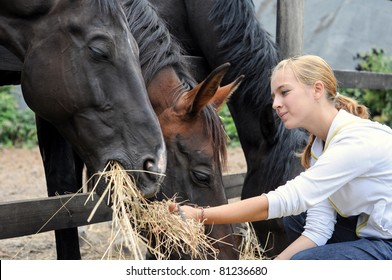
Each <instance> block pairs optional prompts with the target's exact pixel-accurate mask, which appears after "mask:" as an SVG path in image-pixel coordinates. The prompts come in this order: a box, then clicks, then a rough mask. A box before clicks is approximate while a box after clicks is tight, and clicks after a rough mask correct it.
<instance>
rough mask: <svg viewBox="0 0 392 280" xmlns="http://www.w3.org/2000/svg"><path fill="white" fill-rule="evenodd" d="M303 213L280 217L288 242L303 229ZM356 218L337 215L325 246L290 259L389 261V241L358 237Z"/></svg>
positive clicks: (391, 250) (391, 246)
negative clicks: (333, 228)
mask: <svg viewBox="0 0 392 280" xmlns="http://www.w3.org/2000/svg"><path fill="white" fill-rule="evenodd" d="M305 219H306V213H302V214H300V215H297V216H289V217H284V218H283V224H284V227H285V230H286V234H287V237H288V239H289V241H290V243H291V242H293V241H294V240H295V239H297V238H298V237H299V236H300V235H301V233H302V232H303V230H304V226H305ZM356 225H357V217H349V218H343V217H341V216H339V215H338V217H337V222H336V225H335V230H334V233H333V235H332V237H331V239H329V240H328V242H327V244H326V245H323V246H317V247H315V248H311V249H306V250H303V251H301V252H298V253H297V254H295V255H294V256H293V257H292V258H291V259H292V260H392V240H380V239H368V238H358V237H357V235H356V233H355V229H356Z"/></svg>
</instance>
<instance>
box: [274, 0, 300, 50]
mask: <svg viewBox="0 0 392 280" xmlns="http://www.w3.org/2000/svg"><path fill="white" fill-rule="evenodd" d="M303 38H304V0H278V1H277V11H276V44H277V45H278V46H279V52H280V55H281V57H282V58H288V57H291V56H294V55H299V54H302V53H303V46H304V40H303Z"/></svg>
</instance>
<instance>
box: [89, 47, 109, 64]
mask: <svg viewBox="0 0 392 280" xmlns="http://www.w3.org/2000/svg"><path fill="white" fill-rule="evenodd" d="M88 48H89V50H90V54H91V56H92V57H93V58H94V59H96V60H105V61H109V59H110V55H109V53H108V52H107V51H105V50H103V49H101V48H97V47H93V46H89V47H88Z"/></svg>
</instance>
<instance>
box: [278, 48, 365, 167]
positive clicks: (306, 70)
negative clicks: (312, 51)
mask: <svg viewBox="0 0 392 280" xmlns="http://www.w3.org/2000/svg"><path fill="white" fill-rule="evenodd" d="M286 67H289V68H290V69H291V70H292V71H293V73H294V76H295V77H296V79H297V80H298V81H299V82H300V83H302V84H304V85H308V86H311V85H313V84H314V83H315V82H316V81H321V82H322V83H323V84H324V87H325V89H326V94H327V95H326V97H327V99H328V100H329V101H330V102H332V103H333V104H334V105H335V108H336V109H338V110H340V109H344V110H346V111H347V112H349V113H351V114H353V115H356V116H359V117H361V118H364V119H367V118H369V113H368V109H367V108H366V106H364V105H361V104H358V102H357V101H356V100H354V99H352V98H350V97H347V96H343V95H341V94H339V93H338V92H337V84H338V82H337V80H336V77H335V75H334V73H333V70H332V68H331V67H330V66H329V65H328V63H327V62H326V61H325V60H324V59H322V58H321V57H319V56H316V55H302V56H295V57H291V58H288V59H285V60H282V61H281V62H279V64H278V65H277V66H276V67H275V68H274V69H273V71H272V75H271V77H272V76H273V75H274V74H275V73H276V71H278V70H282V69H283V70H284V69H285V68H286ZM315 138H316V136H315V135H313V134H310V135H309V140H308V144H307V145H306V147H305V149H304V151H303V152H302V153H301V155H300V156H301V164H302V166H304V167H305V168H309V167H310V152H311V147H312V144H313V142H314V140H315Z"/></svg>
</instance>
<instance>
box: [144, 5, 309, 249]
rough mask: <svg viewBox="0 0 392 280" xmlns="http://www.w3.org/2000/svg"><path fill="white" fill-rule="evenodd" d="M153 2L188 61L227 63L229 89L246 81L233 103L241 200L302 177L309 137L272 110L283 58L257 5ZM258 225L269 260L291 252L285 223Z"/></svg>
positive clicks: (260, 237)
mask: <svg viewBox="0 0 392 280" xmlns="http://www.w3.org/2000/svg"><path fill="white" fill-rule="evenodd" d="M150 2H152V3H153V4H154V5H155V7H156V8H157V10H158V12H159V14H160V15H161V17H162V18H163V19H164V20H165V21H166V22H167V24H168V26H169V30H170V32H171V33H172V34H173V35H174V36H175V37H176V38H177V40H178V41H179V42H180V43H181V44H182V46H183V48H184V49H185V50H186V54H187V55H192V56H202V57H204V58H205V60H206V61H207V63H208V66H209V68H210V69H211V68H212V69H213V68H215V67H217V66H218V65H220V64H222V63H223V62H226V61H229V62H230V63H231V64H232V67H231V69H230V71H229V72H228V73H227V74H226V76H225V79H224V81H223V83H225V82H227V81H229V80H231V79H233V78H234V77H237V76H238V75H240V74H243V75H245V78H244V80H243V82H242V83H241V85H240V86H239V88H238V90H237V91H236V92H235V93H234V94H233V95H232V96H231V97H230V99H229V101H228V107H229V109H230V112H231V115H232V117H233V119H234V122H235V125H236V128H237V132H238V136H239V139H240V142H241V146H242V149H243V151H244V155H245V158H246V162H247V173H246V177H245V181H244V185H243V189H242V196H241V198H248V197H252V196H256V195H260V194H262V193H265V192H268V191H269V190H273V189H275V188H276V187H278V186H280V185H282V184H284V183H285V182H286V181H287V180H289V179H291V178H293V177H295V176H296V175H297V174H299V173H300V172H301V171H302V170H303V169H302V166H301V164H300V161H299V158H298V156H297V153H298V152H300V151H302V149H303V148H304V146H305V144H306V142H307V137H308V136H307V133H306V132H305V131H303V130H300V129H293V130H287V129H285V127H284V125H283V123H282V122H281V121H280V119H279V118H278V117H277V115H276V114H275V112H274V111H273V109H272V100H271V90H270V71H271V69H272V68H273V67H274V66H275V65H276V64H277V63H278V61H279V54H278V49H277V47H276V45H275V44H274V42H273V41H272V39H271V37H270V35H269V34H268V33H267V32H266V31H265V30H264V29H263V28H262V26H261V24H260V23H259V21H258V20H257V18H256V15H255V10H254V5H253V3H252V1H251V0H231V1H225V0H214V1H213V0H203V1H197V0H168V1H164V2H162V1H158V0H150ZM253 225H254V227H255V231H256V233H257V235H258V237H259V239H260V242H261V244H265V245H264V246H265V248H266V250H269V251H268V252H267V255H268V256H273V255H276V254H278V253H279V252H280V251H282V250H283V249H284V248H285V247H286V246H287V240H286V237H285V233H284V229H283V226H282V224H281V219H276V220H271V221H267V222H256V223H253ZM270 233H271V234H270Z"/></svg>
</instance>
